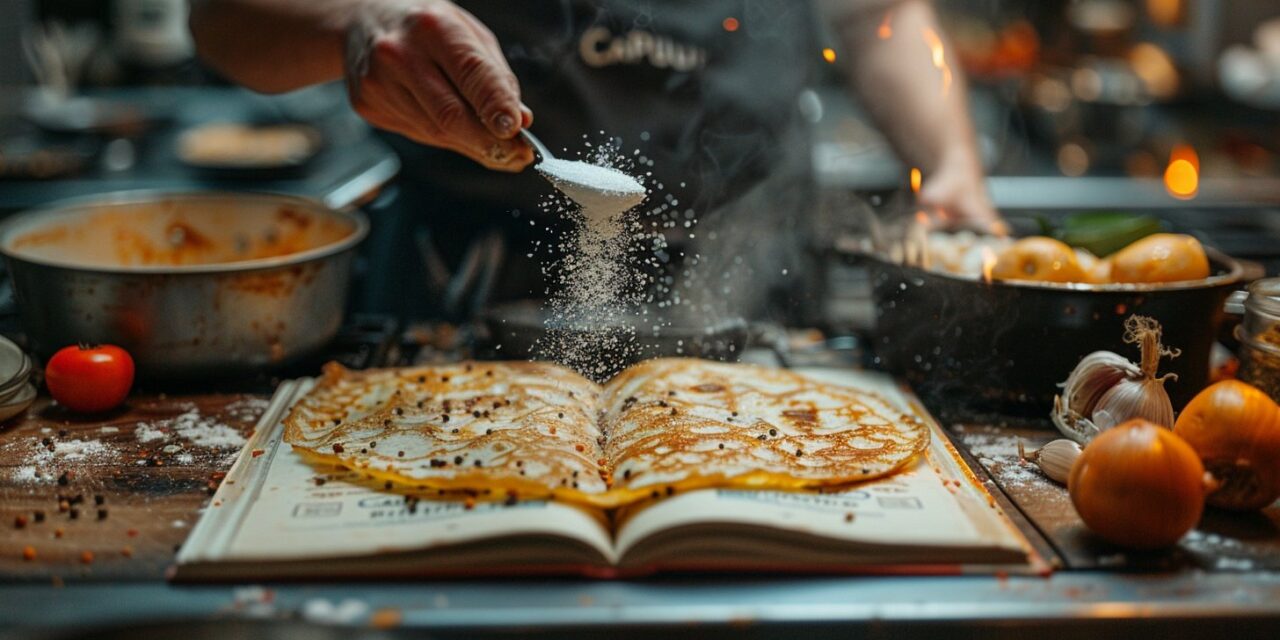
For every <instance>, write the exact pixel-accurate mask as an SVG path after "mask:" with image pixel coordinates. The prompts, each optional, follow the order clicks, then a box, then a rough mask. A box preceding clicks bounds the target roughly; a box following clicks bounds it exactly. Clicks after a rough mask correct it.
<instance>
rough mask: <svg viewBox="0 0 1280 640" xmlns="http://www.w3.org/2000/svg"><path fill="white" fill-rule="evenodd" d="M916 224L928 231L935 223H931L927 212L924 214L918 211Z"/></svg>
mask: <svg viewBox="0 0 1280 640" xmlns="http://www.w3.org/2000/svg"><path fill="white" fill-rule="evenodd" d="M916 224H918V225H920V226H922V227H924V228H926V229H927V228H929V226H930V225H932V224H933V223H932V222H930V221H929V214H927V213H925V212H923V211H917V212H916Z"/></svg>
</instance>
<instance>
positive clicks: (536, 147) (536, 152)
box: [520, 129, 556, 164]
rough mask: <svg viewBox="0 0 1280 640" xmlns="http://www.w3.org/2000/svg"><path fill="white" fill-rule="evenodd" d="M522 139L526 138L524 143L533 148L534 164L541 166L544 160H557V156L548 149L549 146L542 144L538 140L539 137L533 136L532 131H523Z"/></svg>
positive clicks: (521, 131)
mask: <svg viewBox="0 0 1280 640" xmlns="http://www.w3.org/2000/svg"><path fill="white" fill-rule="evenodd" d="M520 137H521V138H524V141H525V142H528V143H529V146H531V147H533V161H534V164H539V163H541V162H542V161H544V160H553V159H555V157H556V156H555V154H553V153H551V150H550V149H548V148H547V145H545V144H542V141H541V140H539V139H538V136H535V135H533V132H532V131H530V130H528V129H521V130H520Z"/></svg>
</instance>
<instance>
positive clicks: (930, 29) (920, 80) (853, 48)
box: [832, 0, 977, 175]
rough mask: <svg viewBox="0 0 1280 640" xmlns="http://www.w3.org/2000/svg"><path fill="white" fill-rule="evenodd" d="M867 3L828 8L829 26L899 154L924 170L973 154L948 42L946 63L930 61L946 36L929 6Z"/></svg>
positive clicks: (910, 1) (919, 0)
mask: <svg viewBox="0 0 1280 640" xmlns="http://www.w3.org/2000/svg"><path fill="white" fill-rule="evenodd" d="M867 11H869V10H868V9H867V8H865V6H863V7H859V6H857V5H856V4H850V5H849V6H848V7H847V8H845V10H844V11H839V10H837V11H835V12H834V13H835V15H833V16H832V17H833V19H834V20H835V24H834V26H835V30H836V32H837V33H838V34H839V36H840V38H841V41H842V44H843V45H844V47H845V48H846V49H847V51H848V55H847V60H848V64H847V65H845V67H846V68H847V69H848V73H849V74H850V76H851V78H850V80H851V84H852V86H853V87H855V88H856V89H857V92H858V95H859V97H860V98H861V99H862V102H863V104H864V105H865V106H866V107H867V108H868V110H869V111H870V113H871V116H872V117H873V118H874V119H875V120H876V124H877V125H878V126H879V127H880V128H881V130H882V131H884V132H885V134H886V135H887V136H888V138H889V141H890V142H891V143H892V144H893V146H894V148H895V149H897V150H898V153H899V154H900V155H901V156H902V158H903V160H904V161H905V162H907V163H908V164H910V165H911V166H915V167H919V168H920V169H921V170H922V171H923V172H924V173H925V174H926V175H928V174H930V173H932V172H933V171H935V170H937V169H938V167H939V166H940V165H941V164H942V163H944V162H950V161H956V156H966V155H967V156H974V155H976V145H975V144H974V134H973V125H972V124H971V122H970V120H969V113H968V105H967V103H966V101H965V100H966V97H965V86H964V79H963V77H962V75H961V73H960V69H959V68H958V65H957V63H956V61H955V59H954V57H953V54H952V53H951V52H950V51H949V50H948V51H947V52H946V54H945V57H944V59H943V60H942V62H943V65H944V66H945V70H944V69H940V68H939V66H938V65H937V64H935V58H934V56H935V53H934V48H935V47H938V46H944V44H945V40H943V35H942V31H941V30H940V29H939V27H938V24H937V18H936V15H935V13H934V11H933V7H932V6H930V5H929V3H928V2H925V1H924V0H905V1H903V2H897V3H880V6H879V7H877V8H876V9H874V10H873V11H874V14H867V13H866V12H867ZM886 36H887V37H886ZM947 48H948V49H949V46H948V47H947ZM968 160H972V161H974V162H977V158H976V157H971V158H964V159H963V161H968Z"/></svg>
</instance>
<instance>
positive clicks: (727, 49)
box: [373, 0, 820, 298]
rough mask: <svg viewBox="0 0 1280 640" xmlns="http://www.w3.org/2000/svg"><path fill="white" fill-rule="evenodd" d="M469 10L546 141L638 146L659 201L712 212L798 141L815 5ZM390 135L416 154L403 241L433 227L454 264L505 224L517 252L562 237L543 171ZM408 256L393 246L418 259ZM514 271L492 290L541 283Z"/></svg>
mask: <svg viewBox="0 0 1280 640" xmlns="http://www.w3.org/2000/svg"><path fill="white" fill-rule="evenodd" d="M458 4H460V5H461V6H463V7H465V8H466V9H467V10H468V11H470V12H472V13H473V14H475V15H476V17H477V18H479V19H480V20H481V21H482V22H483V23H485V24H486V25H488V26H489V28H490V29H491V30H492V31H493V32H494V33H495V34H496V35H497V37H498V40H499V42H500V43H501V45H502V48H503V50H504V52H505V53H506V55H507V58H508V61H509V62H510V64H511V67H512V69H513V71H514V72H515V74H516V76H517V77H518V78H519V80H520V84H521V90H522V93H523V98H524V101H525V103H526V104H528V105H529V106H530V107H531V108H532V109H533V111H534V114H535V121H534V125H533V127H532V128H533V131H534V132H535V133H537V134H538V135H539V137H541V138H542V139H543V140H544V141H545V142H546V143H547V144H548V145H549V146H550V147H551V148H552V149H554V150H556V151H559V150H560V149H561V148H565V149H568V150H569V151H570V154H569V156H570V157H573V152H577V151H580V150H584V149H586V148H587V147H586V144H585V143H587V142H590V143H592V144H601V143H612V144H614V145H616V146H617V147H618V149H620V150H621V151H622V152H623V153H625V154H627V155H628V156H632V153H633V151H634V150H637V149H638V150H639V153H640V155H641V156H643V157H645V158H647V159H649V160H651V161H652V165H651V166H644V167H643V170H644V171H646V172H651V175H649V176H646V181H647V182H649V183H650V184H661V185H662V187H663V188H662V190H661V193H660V197H662V198H664V199H668V198H669V201H670V200H674V201H677V202H678V203H679V204H678V207H679V209H680V210H681V211H683V210H685V209H692V210H693V211H695V212H696V213H697V214H698V215H703V214H707V213H709V212H711V211H713V210H715V209H717V208H719V207H721V205H723V204H725V203H726V202H728V201H730V200H732V199H733V198H734V196H735V195H737V194H741V193H745V192H747V191H749V190H750V189H751V187H752V186H754V185H757V184H758V183H760V182H761V181H762V180H763V179H765V178H766V177H767V176H769V175H770V174H771V173H772V172H773V171H774V169H775V168H776V164H777V162H778V161H779V158H780V157H781V152H782V149H783V147H784V146H785V145H794V144H795V140H796V137H795V135H794V133H795V131H796V128H797V122H796V116H795V110H796V97H797V95H798V93H799V92H800V91H801V90H802V89H803V88H804V87H805V86H806V84H807V83H808V81H809V77H808V71H807V70H808V69H811V68H812V67H813V64H812V61H811V58H814V57H815V56H817V55H818V53H817V52H818V51H819V50H820V45H819V44H818V43H819V40H818V36H817V35H816V29H815V28H814V24H815V23H814V16H813V14H812V7H811V5H810V3H809V2H807V1H806V0H698V1H692V0H598V1H590V0H543V1H538V0H523V1H513V0H460V1H459V3H458ZM726 19H730V20H729V21H728V22H726ZM733 21H736V25H735V24H733ZM726 24H728V26H729V27H734V26H736V30H729V29H728V28H726ZM584 135H585V138H584ZM394 143H395V145H396V146H397V149H398V150H399V151H400V152H401V153H402V154H403V156H404V160H405V162H404V166H405V168H404V172H403V175H402V181H401V185H402V189H403V190H404V194H403V195H404V199H405V200H406V201H408V202H410V203H413V204H412V205H411V207H410V208H412V209H413V210H414V211H415V212H416V214H417V215H418V216H419V217H418V218H417V220H416V221H414V222H412V223H409V222H404V221H402V222H401V223H400V224H399V226H398V227H397V228H395V229H393V230H391V231H390V232H389V233H390V236H391V237H393V238H404V237H405V234H406V233H407V232H409V231H410V230H409V229H408V228H407V226H406V225H411V226H417V225H425V227H426V228H427V229H429V230H430V234H431V238H432V244H433V245H434V246H435V247H436V248H438V250H439V251H440V253H441V257H442V259H443V261H444V262H445V263H448V264H458V263H461V262H463V261H464V259H465V258H466V253H467V250H468V247H470V246H471V243H472V242H473V241H474V240H475V239H477V238H480V237H482V236H484V235H485V234H487V233H489V231H490V230H491V229H492V228H494V227H499V228H502V229H503V235H504V237H505V238H506V245H507V254H508V255H509V256H511V257H513V258H516V259H519V258H522V257H523V256H524V255H525V253H527V251H526V250H525V249H524V245H525V244H527V243H528V242H530V241H531V240H532V239H535V238H538V239H542V240H544V245H545V244H546V242H545V240H546V239H547V238H548V236H549V235H553V234H554V233H556V232H557V230H558V228H557V225H559V224H560V221H557V220H550V219H547V218H545V217H540V215H539V213H538V212H537V204H538V202H539V201H540V200H542V199H543V198H545V197H546V195H547V194H548V193H550V191H551V189H550V186H549V185H548V184H547V183H546V182H545V181H544V180H542V179H541V178H540V177H539V176H538V175H537V174H536V173H535V172H534V171H532V170H528V171H525V172H524V173H522V174H519V175H514V176H512V175H505V174H499V173H495V172H492V171H489V170H486V169H484V168H483V167H481V166H480V165H478V164H476V163H474V162H472V161H471V160H469V159H467V158H465V157H462V156H460V155H457V154H454V153H451V152H447V151H442V150H438V149H430V148H426V147H421V146H418V145H414V144H412V143H409V142H407V141H405V140H403V139H397V140H395V141H394ZM632 157H636V156H632ZM646 165H647V163H646ZM530 216H532V217H534V218H536V219H537V224H536V225H534V226H531V225H529V222H528V220H529V217H530ZM391 226H393V227H394V226H396V225H391ZM548 227H550V234H549V233H548ZM375 242H376V241H375ZM404 250H405V249H404V248H403V247H401V251H400V252H398V253H399V254H400V255H401V256H402V257H403V258H408V259H410V260H411V261H415V262H416V260H413V258H414V257H415V256H414V255H413V254H408V255H406V254H404V253H403V251H404ZM390 255H391V254H388V256H387V257H384V258H383V260H384V261H387V260H388V257H389V256H390ZM376 259H377V258H376V257H375V260H376ZM385 269H391V270H394V271H398V272H401V273H388V272H387V271H385ZM374 270H375V273H374V274H373V275H374V279H375V280H376V279H377V278H379V277H382V275H386V276H388V277H390V278H391V279H392V281H394V280H395V279H396V278H398V277H403V276H404V273H403V272H404V271H405V264H404V261H403V260H394V259H392V261H390V263H389V264H385V265H383V266H382V267H381V268H380V267H379V266H378V265H376V264H375V265H374ZM503 271H504V273H503V274H502V275H501V276H499V277H498V278H497V282H496V284H495V292H494V295H495V296H496V297H499V298H506V297H525V296H529V295H533V296H537V295H539V294H541V293H542V292H543V288H544V287H543V285H542V284H541V283H540V282H539V281H538V279H537V278H534V279H533V280H532V281H529V280H525V281H521V279H520V278H516V277H514V276H515V274H518V273H525V274H529V275H534V276H537V274H538V273H539V269H538V268H537V267H536V266H532V265H529V266H526V267H520V268H514V269H513V268H510V266H509V268H507V269H504V270H503ZM376 272H382V273H376ZM394 288H395V289H401V290H402V289H403V286H395V287H394ZM425 295H426V294H425V293H424V296H425Z"/></svg>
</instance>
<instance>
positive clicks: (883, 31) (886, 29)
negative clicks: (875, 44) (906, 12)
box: [876, 11, 893, 40]
mask: <svg viewBox="0 0 1280 640" xmlns="http://www.w3.org/2000/svg"><path fill="white" fill-rule="evenodd" d="M892 21H893V12H892V11H889V12H887V13H885V14H884V20H881V21H880V27H879V28H877V29H876V37H878V38H880V39H881V40H888V39H889V38H892V37H893V25H891V24H889V23H890V22H892Z"/></svg>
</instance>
